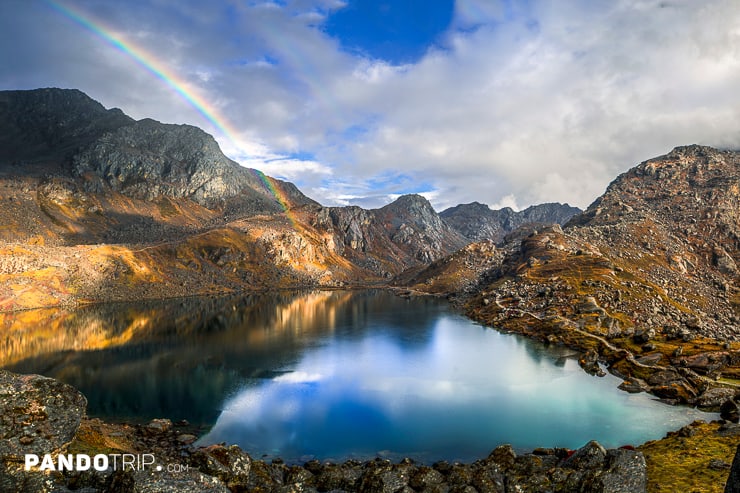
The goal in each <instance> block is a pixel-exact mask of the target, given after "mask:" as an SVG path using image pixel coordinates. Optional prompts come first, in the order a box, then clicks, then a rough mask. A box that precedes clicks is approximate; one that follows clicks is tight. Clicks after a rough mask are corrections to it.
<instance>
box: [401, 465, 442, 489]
mask: <svg viewBox="0 0 740 493" xmlns="http://www.w3.org/2000/svg"><path fill="white" fill-rule="evenodd" d="M444 479H445V478H444V476H443V475H442V473H440V472H439V471H437V470H436V469H433V468H431V467H428V466H420V467H419V468H418V469H417V470H416V471H415V472H414V473H413V474H412V475H411V477H410V478H409V486H411V487H412V488H414V489H415V490H425V489H431V488H432V487H433V486H436V485H438V484H441V483H442V482H444Z"/></svg>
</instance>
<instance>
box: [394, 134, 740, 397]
mask: <svg viewBox="0 0 740 493" xmlns="http://www.w3.org/2000/svg"><path fill="white" fill-rule="evenodd" d="M476 245H480V246H476ZM466 250H467V251H469V253H468V254H467V257H468V260H467V263H468V265H485V266H486V267H485V268H483V269H478V270H475V269H467V270H463V269H459V268H452V269H445V268H440V266H444V265H448V264H449V263H451V262H458V264H459V260H455V259H459V258H460V256H461V253H462V252H457V253H455V254H454V255H452V256H451V257H449V259H450V260H448V259H441V260H439V261H437V262H435V263H434V264H432V265H430V266H428V267H426V268H424V269H422V270H421V271H419V272H417V273H416V275H415V276H414V277H413V278H412V279H410V280H409V283H410V284H412V287H413V288H414V289H416V290H420V291H429V292H435V293H438V294H447V295H455V296H458V297H459V298H460V299H461V301H460V303H461V304H462V305H463V306H464V310H465V311H466V313H467V314H468V315H469V316H471V317H472V318H474V319H476V320H479V321H481V322H483V323H485V324H486V325H490V326H494V327H498V328H500V329H502V330H506V331H512V332H517V333H522V334H526V335H528V336H530V337H534V338H537V339H541V340H543V341H545V342H547V343H549V344H562V345H566V346H570V347H573V348H576V349H578V350H580V351H583V352H584V356H583V357H582V359H581V363H582V365H583V366H584V368H586V369H587V370H588V371H591V372H593V373H597V374H598V373H602V369H601V368H600V367H599V364H598V363H599V362H601V363H603V364H606V365H607V366H609V368H610V370H611V371H612V372H613V373H615V374H617V375H619V376H621V377H622V378H624V380H625V381H624V383H623V388H625V389H627V390H630V391H641V390H648V391H650V392H651V393H653V394H655V395H657V396H659V397H661V398H663V399H666V400H668V401H671V402H684V403H691V404H695V405H698V406H702V407H708V408H714V409H717V408H718V407H719V405H720V404H721V403H722V401H723V400H724V399H728V396H729V398H731V397H732V396H733V395H734V392H735V390H733V389H726V388H722V385H724V383H725V382H730V383H733V382H736V381H737V379H740V343H738V341H740V285H739V284H738V283H739V282H740V275H739V272H738V263H739V262H740V152H735V151H722V150H717V149H712V148H709V147H702V146H687V147H678V148H676V149H674V150H673V151H671V152H670V153H668V154H666V155H664V156H660V157H657V158H655V159H650V160H648V161H645V162H643V163H641V164H639V165H638V166H636V167H634V168H632V169H631V170H629V171H628V172H626V173H624V174H622V175H620V176H619V177H617V178H616V179H615V180H614V181H613V182H612V183H611V184H610V185H609V187H608V188H607V190H606V192H605V193H604V194H603V195H602V196H601V197H599V198H598V199H597V200H596V201H595V202H594V203H593V204H592V205H591V206H589V208H588V209H587V210H586V211H585V212H584V213H582V214H580V215H576V216H574V217H573V218H571V219H570V221H569V222H568V223H566V224H565V225H564V226H563V227H562V228H561V227H560V226H558V225H554V226H550V227H547V228H544V229H543V228H541V227H538V228H532V229H531V230H530V231H529V233H526V232H524V231H522V232H521V233H520V234H518V235H512V236H511V237H510V238H509V240H508V241H507V242H505V243H503V244H501V245H499V246H498V247H496V248H495V249H491V248H490V247H486V246H485V245H484V244H480V243H474V244H473V245H471V246H469V247H467V249H466ZM455 276H457V277H455ZM460 276H463V277H466V279H465V282H464V283H460V281H459V277H460ZM452 281H455V282H452ZM460 286H463V287H464V289H461V288H460ZM448 287H449V289H447V290H446V289H445V288H448ZM720 378H722V380H721V381H719V379H720ZM718 381H719V382H718ZM730 400H731V399H730ZM723 405H724V406H725V407H727V406H729V407H733V406H735V403H734V401H732V402H729V403H727V402H726V403H725V404H723Z"/></svg>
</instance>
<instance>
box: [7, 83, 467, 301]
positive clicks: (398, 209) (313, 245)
mask: <svg viewBox="0 0 740 493" xmlns="http://www.w3.org/2000/svg"><path fill="white" fill-rule="evenodd" d="M0 216H1V217H2V218H3V224H2V226H3V227H2V228H0V251H2V254H1V255H0V275H5V276H6V277H5V278H4V279H3V280H2V282H0V309H10V308H24V307H32V306H43V305H53V304H58V303H60V302H71V301H75V300H79V299H91V300H109V299H133V298H139V297H157V296H161V295H162V293H166V294H167V295H172V296H176V295H185V294H198V293H213V292H224V291H238V290H244V289H259V288H267V287H270V288H274V287H302V286H312V285H323V286H336V285H345V284H358V283H360V284H365V283H374V282H381V281H382V280H383V279H387V278H389V277H392V276H394V275H396V274H398V273H400V272H402V271H403V270H404V269H406V268H409V267H418V266H421V265H425V264H426V263H429V262H431V261H433V260H436V259H438V258H441V257H443V256H445V255H448V254H450V253H452V252H453V251H454V250H456V249H458V248H460V247H462V246H463V245H465V244H466V243H467V240H466V239H465V238H463V237H462V236H461V235H459V234H458V233H456V232H455V231H454V230H452V229H451V228H450V227H449V226H448V225H446V224H445V223H444V222H443V221H442V220H441V219H440V218H439V216H438V215H437V214H436V212H435V211H434V210H433V208H432V207H431V205H430V204H429V202H428V201H426V199H424V198H423V197H420V196H404V197H401V198H399V199H398V200H397V201H396V202H394V203H392V204H389V205H388V206H386V207H383V208H381V209H377V210H370V211H367V210H363V209H360V208H357V207H340V208H326V207H322V206H321V205H319V204H318V203H316V202H315V201H313V200H311V199H309V198H308V197H306V196H305V195H303V194H302V193H301V192H300V191H299V190H298V189H297V188H296V187H295V186H294V185H293V184H291V183H287V182H283V181H281V180H277V179H274V178H271V177H267V176H265V175H263V174H262V173H261V172H259V171H257V170H252V169H247V168H243V167H241V166H239V165H238V164H237V163H236V162H234V161H232V160H230V159H228V158H227V157H226V156H224V155H223V153H222V152H221V150H220V149H219V147H218V144H217V143H216V141H215V140H214V139H213V137H211V136H210V135H208V134H207V133H205V132H203V131H202V130H200V129H198V128H196V127H192V126H188V125H168V124H162V123H159V122H156V121H154V120H150V119H144V120H141V121H135V120H133V119H131V118H129V117H127V116H126V115H124V114H123V112H121V111H120V110H117V109H112V110H107V109H105V108H104V107H103V106H102V105H100V104H99V103H97V102H95V101H94V100H92V99H90V98H89V97H88V96H86V95H85V94H83V93H81V92H80V91H76V90H61V89H41V90H35V91H4V92H0Z"/></svg>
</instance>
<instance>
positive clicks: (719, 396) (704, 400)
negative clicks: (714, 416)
mask: <svg viewBox="0 0 740 493" xmlns="http://www.w3.org/2000/svg"><path fill="white" fill-rule="evenodd" d="M735 393H736V391H735V389H728V388H726V387H712V388H709V389H707V390H705V391H704V393H702V394H701V395H700V396H699V397H698V398H697V399H696V405H697V407H700V408H702V409H713V410H718V409H719V407H720V406H721V405H722V403H723V402H725V401H727V400H729V399H732V398H733V397H735Z"/></svg>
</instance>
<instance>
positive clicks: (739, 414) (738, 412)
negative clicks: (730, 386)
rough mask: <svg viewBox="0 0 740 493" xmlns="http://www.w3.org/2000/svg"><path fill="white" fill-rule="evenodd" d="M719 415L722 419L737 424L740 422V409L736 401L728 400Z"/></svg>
mask: <svg viewBox="0 0 740 493" xmlns="http://www.w3.org/2000/svg"><path fill="white" fill-rule="evenodd" d="M719 415H720V417H721V418H722V419H725V420H727V421H731V422H733V423H737V422H739V421H740V408H738V405H737V402H735V400H734V399H727V400H726V401H725V402H723V403H722V405H721V406H720V407H719Z"/></svg>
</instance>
